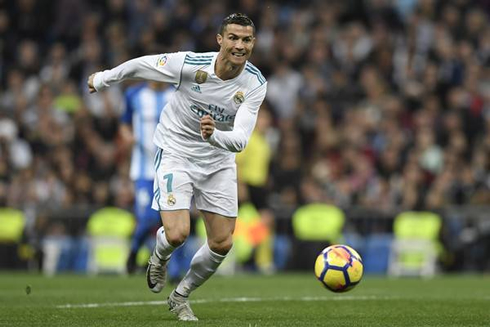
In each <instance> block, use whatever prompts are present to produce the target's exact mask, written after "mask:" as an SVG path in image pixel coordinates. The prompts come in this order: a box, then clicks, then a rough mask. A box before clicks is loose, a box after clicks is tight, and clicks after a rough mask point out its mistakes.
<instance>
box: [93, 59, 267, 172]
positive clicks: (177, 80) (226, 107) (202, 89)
mask: <svg viewBox="0 0 490 327" xmlns="http://www.w3.org/2000/svg"><path fill="white" fill-rule="evenodd" d="M217 55H218V52H207V53H194V52H177V53H168V54H162V55H151V56H144V57H140V58H136V59H132V60H129V61H127V62H125V63H123V64H121V65H119V66H117V67H115V68H113V69H111V70H106V71H103V72H99V73H97V74H96V75H95V77H94V87H95V89H96V90H97V91H99V90H100V89H103V88H104V87H108V86H110V85H111V84H114V83H118V82H121V81H123V80H125V79H129V78H139V79H146V80H154V81H160V82H165V83H172V84H174V85H175V86H176V91H175V93H174V96H173V97H172V98H171V99H170V101H169V102H168V103H167V105H166V106H165V107H164V109H163V111H162V113H161V116H160V121H159V123H158V125H157V129H156V131H155V134H154V138H153V140H154V142H155V144H156V145H157V146H158V147H160V148H162V149H163V150H164V152H167V153H170V154H177V155H179V156H183V157H187V158H189V159H191V160H198V161H199V162H200V163H204V164H206V165H209V168H211V169H212V168H213V166H214V165H216V166H215V167H216V168H219V167H223V166H225V165H234V164H235V155H234V153H233V152H240V151H242V150H243V149H244V148H245V146H246V144H247V142H248V139H249V138H250V135H251V134H252V131H253V129H254V127H255V122H256V120H257V113H258V110H259V108H260V105H261V104H262V101H263V100H264V98H265V94H266V89H267V82H266V80H265V78H264V77H263V76H262V74H261V73H260V71H259V70H258V69H257V68H256V67H255V66H253V65H252V64H251V63H250V62H248V61H247V62H246V64H245V67H244V69H243V70H242V72H241V73H240V74H239V75H238V76H237V77H235V78H233V79H230V80H221V79H220V78H219V77H218V76H216V74H215V72H214V67H215V62H216V57H217ZM207 114H209V115H211V116H212V117H213V119H214V121H215V123H216V129H215V131H214V133H213V135H212V136H211V137H210V138H209V139H207V140H203V138H202V137H201V133H200V118H201V117H203V116H204V115H207Z"/></svg>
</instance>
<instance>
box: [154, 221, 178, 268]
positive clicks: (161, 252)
mask: <svg viewBox="0 0 490 327" xmlns="http://www.w3.org/2000/svg"><path fill="white" fill-rule="evenodd" d="M174 250H175V247H173V246H172V245H171V244H170V243H169V242H168V241H167V237H166V236H165V231H164V230H163V226H162V227H160V228H159V229H158V230H157V244H156V245H155V253H156V255H157V257H158V259H160V260H168V259H170V256H171V255H172V252H174Z"/></svg>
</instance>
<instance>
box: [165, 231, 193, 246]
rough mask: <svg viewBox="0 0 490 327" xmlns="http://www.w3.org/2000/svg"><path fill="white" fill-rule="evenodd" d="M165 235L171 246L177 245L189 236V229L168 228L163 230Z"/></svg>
mask: <svg viewBox="0 0 490 327" xmlns="http://www.w3.org/2000/svg"><path fill="white" fill-rule="evenodd" d="M165 236H166V237H167V241H168V243H170V245H172V246H173V247H178V246H181V245H182V244H184V242H185V240H186V239H187V237H188V236H189V231H186V230H178V229H174V230H168V231H165Z"/></svg>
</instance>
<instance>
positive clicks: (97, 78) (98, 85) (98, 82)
mask: <svg viewBox="0 0 490 327" xmlns="http://www.w3.org/2000/svg"><path fill="white" fill-rule="evenodd" d="M103 77H104V74H103V72H97V73H95V75H94V81H93V86H94V89H95V90H96V91H97V92H99V91H100V90H102V89H104V88H106V87H108V86H109V85H106V84H105V83H104V80H103Z"/></svg>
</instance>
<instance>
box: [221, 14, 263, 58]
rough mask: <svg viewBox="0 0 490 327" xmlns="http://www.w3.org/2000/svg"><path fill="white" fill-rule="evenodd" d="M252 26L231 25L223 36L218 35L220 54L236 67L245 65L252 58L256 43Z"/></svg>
mask: <svg viewBox="0 0 490 327" xmlns="http://www.w3.org/2000/svg"><path fill="white" fill-rule="evenodd" d="M253 32H254V31H253V27H252V26H242V25H238V24H229V25H227V26H226V28H225V30H224V32H223V35H221V34H218V37H217V39H218V44H219V45H220V47H221V48H220V52H221V54H222V55H223V57H224V58H225V59H227V60H228V61H230V62H231V63H232V64H234V65H243V64H244V63H245V61H247V60H248V58H250V55H251V54H252V49H253V47H254V43H255V37H254V35H253Z"/></svg>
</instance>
